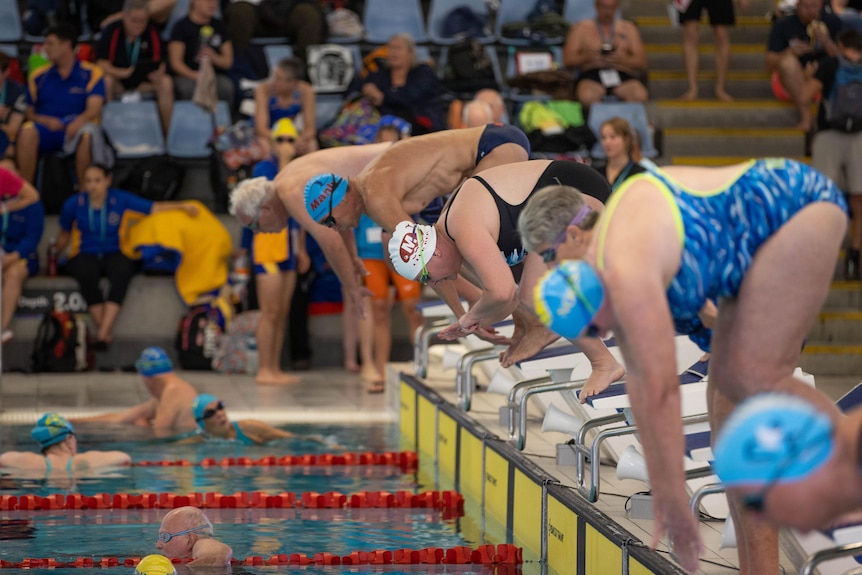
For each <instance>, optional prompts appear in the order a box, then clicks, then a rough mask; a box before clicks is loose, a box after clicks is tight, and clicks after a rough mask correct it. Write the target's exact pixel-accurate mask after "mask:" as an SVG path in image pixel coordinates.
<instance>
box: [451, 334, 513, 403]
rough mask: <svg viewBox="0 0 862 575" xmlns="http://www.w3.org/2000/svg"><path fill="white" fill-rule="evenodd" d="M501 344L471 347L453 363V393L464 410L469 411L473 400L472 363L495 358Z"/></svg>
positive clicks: (498, 354) (500, 348)
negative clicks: (479, 347) (477, 347)
mask: <svg viewBox="0 0 862 575" xmlns="http://www.w3.org/2000/svg"><path fill="white" fill-rule="evenodd" d="M502 349H503V347H502V346H494V347H483V348H481V349H473V350H470V351H468V352H467V353H465V354H464V355H462V356H461V357H459V358H458V363H457V364H456V365H455V371H456V374H455V395H456V396H457V404H458V407H460V408H461V409H462V410H464V411H470V405H471V404H472V402H473V388H474V387H475V383H474V381H473V365H474V364H476V363H478V362H480V361H489V360H492V359H497V358H498V357H499V356H500V351H501V350H502Z"/></svg>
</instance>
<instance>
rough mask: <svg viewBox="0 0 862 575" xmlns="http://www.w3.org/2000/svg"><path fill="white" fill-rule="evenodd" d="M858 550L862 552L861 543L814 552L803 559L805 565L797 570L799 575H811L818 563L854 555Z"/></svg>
mask: <svg viewBox="0 0 862 575" xmlns="http://www.w3.org/2000/svg"><path fill="white" fill-rule="evenodd" d="M859 550H862V542H859V543H847V544H846V545H836V546H835V547H829V548H828V549H821V550H820V551H816V552H815V553H812V554H811V555H809V556H808V558H807V559H805V563H803V564H802V569H800V570H799V575H813V573H814V569H815V568H816V567H817V565H819V564H820V563H823V562H824V561H831V560H832V559H839V558H841V557H844V556H846V555H856V554H857V553H856V552H857V551H859Z"/></svg>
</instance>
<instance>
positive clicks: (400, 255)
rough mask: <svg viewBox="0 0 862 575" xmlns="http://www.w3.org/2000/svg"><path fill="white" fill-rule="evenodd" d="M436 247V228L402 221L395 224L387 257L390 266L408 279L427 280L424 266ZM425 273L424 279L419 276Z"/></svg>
mask: <svg viewBox="0 0 862 575" xmlns="http://www.w3.org/2000/svg"><path fill="white" fill-rule="evenodd" d="M436 247H437V230H435V229H434V227H433V226H423V225H421V224H417V223H414V222H412V221H403V222H401V223H399V224H398V225H397V226H395V231H394V232H393V233H392V238H391V239H390V240H389V259H390V260H391V261H392V267H394V268H395V271H396V272H398V273H399V274H400V275H401V276H403V277H405V278H407V279H409V280H419V281H423V282H427V281H428V278H427V270H425V266H426V265H427V264H428V260H430V259H431V257H432V256H433V255H434V248H436ZM423 272H424V273H425V274H426V277H425V279H424V280H423V278H421V277H420V276H421V275H422V274H423Z"/></svg>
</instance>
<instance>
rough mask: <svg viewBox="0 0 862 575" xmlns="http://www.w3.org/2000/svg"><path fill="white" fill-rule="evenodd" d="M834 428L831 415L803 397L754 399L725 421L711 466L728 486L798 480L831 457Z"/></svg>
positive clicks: (774, 395)
mask: <svg viewBox="0 0 862 575" xmlns="http://www.w3.org/2000/svg"><path fill="white" fill-rule="evenodd" d="M832 430H833V424H832V420H831V419H830V418H829V416H827V415H826V414H824V413H822V412H820V411H818V410H817V409H815V408H814V407H813V406H812V405H811V404H810V403H808V402H807V401H805V400H803V399H801V398H799V397H796V396H794V395H788V394H784V393H764V394H760V395H756V396H754V397H752V398H750V399H747V400H746V401H744V402H743V403H742V404H741V405H740V406H739V407H737V408H736V410H735V411H734V412H733V413H732V414H731V415H730V417H729V418H728V419H727V422H725V424H724V427H723V428H722V430H721V432H720V433H719V434H718V440H717V441H716V443H715V462H714V464H713V468H714V469H715V472H716V474H718V476H719V477H720V478H721V481H722V482H723V483H724V484H725V485H727V486H728V487H732V486H734V485H766V484H768V483H771V482H773V481H774V482H777V483H788V482H793V481H799V480H800V479H804V478H805V477H807V476H808V475H810V474H811V473H814V472H815V471H817V470H818V469H819V468H820V467H821V466H822V465H823V464H824V463H826V460H827V459H829V457H830V456H831V455H832V452H833V450H834V442H833V441H832Z"/></svg>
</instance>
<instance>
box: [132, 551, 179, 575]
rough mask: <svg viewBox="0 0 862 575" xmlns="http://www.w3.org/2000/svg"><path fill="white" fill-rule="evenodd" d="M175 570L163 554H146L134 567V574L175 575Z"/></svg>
mask: <svg viewBox="0 0 862 575" xmlns="http://www.w3.org/2000/svg"><path fill="white" fill-rule="evenodd" d="M176 574H177V570H176V569H175V568H174V564H173V563H172V562H171V560H170V559H168V558H167V557H165V556H164V555H147V556H146V557H144V558H143V559H141V561H140V562H139V563H138V566H137V567H135V575H176Z"/></svg>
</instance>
